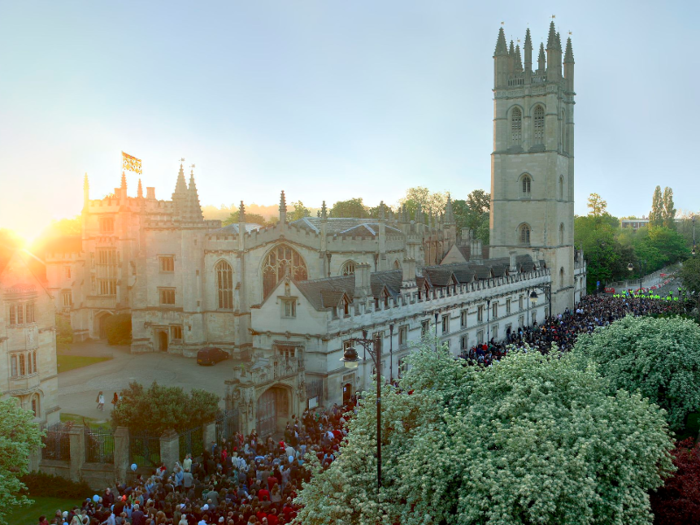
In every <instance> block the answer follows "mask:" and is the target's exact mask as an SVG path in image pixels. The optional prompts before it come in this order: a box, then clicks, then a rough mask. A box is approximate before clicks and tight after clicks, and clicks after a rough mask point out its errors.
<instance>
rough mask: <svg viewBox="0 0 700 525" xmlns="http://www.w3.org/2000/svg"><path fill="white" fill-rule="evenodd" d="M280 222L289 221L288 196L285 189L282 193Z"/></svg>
mask: <svg viewBox="0 0 700 525" xmlns="http://www.w3.org/2000/svg"><path fill="white" fill-rule="evenodd" d="M280 222H281V223H282V224H284V223H285V222H287V198H286V197H285V196H284V190H282V193H281V194H280Z"/></svg>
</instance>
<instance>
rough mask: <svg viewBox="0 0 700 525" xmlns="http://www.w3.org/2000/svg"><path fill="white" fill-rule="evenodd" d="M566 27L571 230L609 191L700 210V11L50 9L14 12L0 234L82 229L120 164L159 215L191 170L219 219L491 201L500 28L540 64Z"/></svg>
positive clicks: (4, 105)
mask: <svg viewBox="0 0 700 525" xmlns="http://www.w3.org/2000/svg"><path fill="white" fill-rule="evenodd" d="M552 14H555V15H556V19H555V23H556V24H557V27H558V29H559V31H560V32H561V34H562V38H563V39H564V38H565V37H566V36H568V33H569V31H571V32H572V33H573V34H572V35H571V36H572V40H573V49H574V56H575V59H576V92H577V97H576V100H577V105H576V114H575V122H576V213H578V214H585V213H586V212H587V209H586V198H587V196H588V195H589V194H590V193H592V192H596V193H599V194H600V195H601V196H602V197H603V198H604V199H606V200H607V202H608V210H609V211H610V212H611V213H612V214H613V215H617V216H625V215H637V216H641V215H643V214H647V213H648V211H649V209H650V207H651V198H652V192H653V189H654V187H655V186H656V185H661V186H662V187H663V186H670V187H672V188H673V190H674V193H675V202H676V207H677V208H678V209H682V210H697V209H698V208H699V207H700V206H698V203H697V200H696V199H693V197H694V196H697V184H698V183H697V181H698V174H697V168H696V167H695V166H694V165H691V162H692V161H693V160H694V156H693V154H694V152H695V151H696V149H697V144H696V140H695V139H696V137H697V131H696V129H695V126H694V125H693V121H694V119H692V118H688V116H692V115H694V111H693V108H692V107H691V106H690V105H689V104H688V102H686V96H688V95H686V94H690V93H692V91H693V89H694V87H695V86H696V85H697V83H698V80H700V68H699V67H698V66H699V65H700V64H699V62H700V58H699V57H700V55H699V54H698V53H697V52H696V50H695V46H696V42H695V40H696V39H695V35H696V34H697V30H696V28H695V23H696V22H695V21H696V20H697V18H698V15H699V14H700V7H699V5H698V3H691V2H678V1H675V2H670V3H665V4H656V3H652V2H631V1H630V2H627V1H626V2H616V3H609V2H601V1H593V2H586V3H583V2H579V3H576V5H572V4H570V3H569V4H564V3H560V2H558V3H549V4H548V5H546V6H541V7H536V6H532V5H527V4H522V3H518V2H503V3H499V4H497V5H477V6H468V5H466V3H465V2H458V1H446V2H441V3H439V4H435V3H421V2H411V1H408V2H407V1H402V2H399V1H387V2H382V3H381V4H376V3H372V2H369V1H357V2H351V3H348V2H323V1H320V0H319V1H308V2H304V3H293V4H292V3H286V2H272V1H260V2H254V3H243V2H211V3H207V5H206V7H202V5H201V4H199V5H195V4H188V3H186V2H163V1H158V2H151V3H147V4H144V3H140V2H120V3H118V4H108V3H99V4H96V3H92V2H87V1H74V2H60V3H58V2H49V1H39V2H32V3H21V2H4V3H0V183H1V186H0V188H2V191H1V192H0V195H1V198H0V228H11V229H14V230H17V231H18V232H20V233H22V234H24V235H27V236H33V235H35V234H36V233H38V232H39V231H40V230H41V229H42V228H43V227H44V226H46V225H47V224H48V223H49V222H50V220H51V219H54V218H62V217H73V216H75V215H77V214H79V213H80V210H81V207H82V181H83V175H84V174H85V173H86V172H87V173H88V175H89V177H90V187H91V197H92V198H101V197H103V196H104V195H106V194H108V193H110V192H111V191H112V190H113V188H114V187H115V186H118V185H119V180H120V175H121V151H126V152H127V153H130V154H132V155H134V156H136V157H138V158H141V159H142V160H143V170H144V173H143V177H142V180H143V185H144V186H155V187H156V197H157V198H159V199H168V198H170V194H171V193H172V191H173V189H174V186H175V178H176V175H177V169H178V165H179V162H178V161H179V159H180V158H181V157H184V158H185V159H186V162H185V164H186V165H187V166H188V167H189V166H190V165H191V164H195V165H196V167H195V176H196V180H197V186H198V189H199V195H200V200H201V203H202V205H207V204H212V205H216V206H218V205H220V204H227V205H228V204H231V203H234V202H238V201H240V200H243V201H245V202H246V203H247V204H251V203H257V204H262V205H270V204H274V203H276V202H278V199H279V192H280V190H285V192H286V193H287V202H291V201H296V200H302V201H303V202H304V204H305V205H306V206H309V207H314V208H317V207H320V205H321V201H322V200H326V202H327V203H328V204H329V205H331V204H332V203H333V202H335V201H337V200H344V199H349V198H352V197H362V198H363V199H364V200H365V202H366V203H367V204H369V205H376V204H377V203H378V202H379V201H380V200H384V201H385V202H387V203H389V204H395V203H396V202H397V201H398V199H399V198H400V197H401V196H402V195H403V194H404V193H405V190H406V189H407V188H409V187H412V186H427V187H429V188H430V189H431V190H432V191H450V192H451V194H452V196H453V198H464V197H466V195H467V194H468V193H469V192H470V191H472V190H474V189H479V188H480V189H485V190H487V191H489V190H490V160H491V159H490V153H491V151H492V125H493V124H492V117H493V100H492V92H491V89H492V85H493V61H492V55H493V50H494V47H495V43H496V36H497V32H498V28H499V27H500V23H501V21H504V22H505V26H504V27H505V31H506V35H507V36H508V39H509V40H510V39H511V38H512V39H513V40H517V39H518V38H519V39H523V38H524V34H525V29H526V28H527V27H530V30H531V31H532V35H533V43H534V44H535V45H536V46H539V42H540V41H544V40H545V38H546V33H547V29H548V25H549V22H550V20H551V16H552ZM188 171H189V168H188ZM127 177H128V182H129V188H130V189H129V192H130V194H135V191H136V184H137V181H138V177H137V176H136V175H135V174H130V173H127ZM694 192H695V193H694Z"/></svg>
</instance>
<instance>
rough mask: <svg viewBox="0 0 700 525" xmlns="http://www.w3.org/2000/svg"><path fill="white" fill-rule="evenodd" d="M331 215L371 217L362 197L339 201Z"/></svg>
mask: <svg viewBox="0 0 700 525" xmlns="http://www.w3.org/2000/svg"><path fill="white" fill-rule="evenodd" d="M330 216H331V217H336V218H341V217H342V218H355V219H364V218H367V217H369V212H368V211H367V207H366V206H365V205H364V203H363V202H362V197H358V198H355V199H349V200H346V201H338V202H336V203H335V204H333V207H332V208H331V211H330Z"/></svg>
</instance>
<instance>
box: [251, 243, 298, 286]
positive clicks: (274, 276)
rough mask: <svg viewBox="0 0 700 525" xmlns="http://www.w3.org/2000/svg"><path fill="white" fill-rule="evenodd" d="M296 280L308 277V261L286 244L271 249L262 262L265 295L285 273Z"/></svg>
mask: <svg viewBox="0 0 700 525" xmlns="http://www.w3.org/2000/svg"><path fill="white" fill-rule="evenodd" d="M287 274H288V275H289V277H290V278H292V279H293V280H295V281H305V280H306V279H308V272H307V270H306V263H305V262H304V259H303V258H302V257H301V255H299V253H298V252H297V251H296V250H294V249H293V248H291V247H289V246H287V245H286V244H280V245H279V246H276V247H274V248H273V249H272V250H270V253H268V254H267V256H266V257H265V259H264V260H263V264H262V276H263V295H264V296H265V297H267V296H268V295H270V293H271V292H272V290H273V289H274V288H275V286H277V283H278V282H280V281H281V280H282V279H283V278H284V276H285V275H287Z"/></svg>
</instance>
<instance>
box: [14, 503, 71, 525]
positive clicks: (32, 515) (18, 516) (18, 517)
mask: <svg viewBox="0 0 700 525" xmlns="http://www.w3.org/2000/svg"><path fill="white" fill-rule="evenodd" d="M31 499H33V500H34V504H33V505H29V506H28V507H15V508H14V510H13V511H12V512H10V514H9V516H8V519H7V523H11V524H12V525H34V524H35V523H39V516H46V518H47V519H48V520H49V521H51V518H53V516H54V513H55V512H56V510H57V509H61V510H62V511H64V510H70V509H72V508H73V507H74V506H77V507H80V502H79V501H75V500H70V499H61V498H41V497H31Z"/></svg>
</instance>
